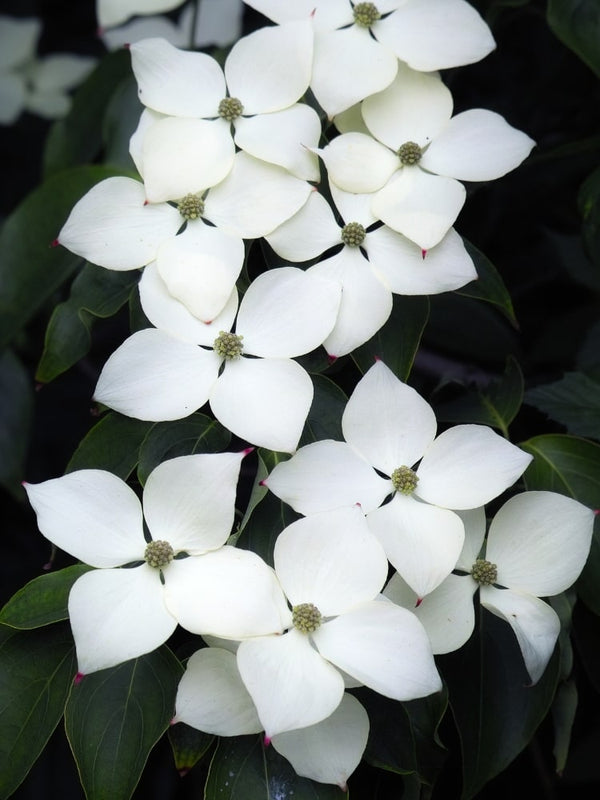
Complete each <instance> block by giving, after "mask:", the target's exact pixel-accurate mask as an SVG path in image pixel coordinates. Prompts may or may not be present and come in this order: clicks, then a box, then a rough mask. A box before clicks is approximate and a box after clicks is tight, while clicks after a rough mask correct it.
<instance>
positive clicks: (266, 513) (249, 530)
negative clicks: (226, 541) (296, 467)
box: [237, 492, 300, 566]
mask: <svg viewBox="0 0 600 800" xmlns="http://www.w3.org/2000/svg"><path fill="white" fill-rule="evenodd" d="M297 519H300V514H296V512H295V511H294V510H293V509H291V508H290V506H288V505H287V504H286V503H282V502H281V500H279V498H278V497H276V496H275V495H274V494H273V493H272V492H267V495H266V496H265V497H264V498H263V499H262V500H261V501H260V503H259V504H258V505H257V506H256V507H255V508H254V509H253V511H252V515H251V516H250V518H249V519H248V520H247V521H246V523H245V525H244V531H243V535H241V536H239V538H238V540H237V546H238V547H241V548H243V549H244V550H252V552H254V553H257V554H258V555H259V556H260V557H261V558H262V559H263V560H264V561H266V562H267V564H269V565H270V566H273V548H274V547H275V542H276V540H277V537H278V536H279V534H280V533H281V531H282V530H283V529H284V528H286V527H287V526H288V525H291V523H292V522H295V521H296V520H297Z"/></svg>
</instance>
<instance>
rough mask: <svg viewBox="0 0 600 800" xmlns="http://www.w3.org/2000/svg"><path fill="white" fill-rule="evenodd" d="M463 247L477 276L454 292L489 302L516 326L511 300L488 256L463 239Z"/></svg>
mask: <svg viewBox="0 0 600 800" xmlns="http://www.w3.org/2000/svg"><path fill="white" fill-rule="evenodd" d="M465 247H466V249H467V252H468V254H469V255H470V256H471V258H472V259H473V263H474V264H475V269H476V270H477V275H478V278H477V279H476V280H474V281H471V283H468V284H467V285H466V286H463V287H462V289H457V290H456V294H461V295H463V296H464V297H472V298H475V299H476V300H485V301H486V302H488V303H491V304H492V305H494V306H496V308H498V309H499V310H500V311H502V313H503V314H504V316H505V317H506V318H507V319H508V320H509V321H510V322H511V323H512V324H513V325H514V326H515V327H518V324H517V318H516V317H515V310H514V308H513V304H512V300H511V297H510V294H509V293H508V289H507V288H506V286H505V284H504V281H503V280H502V278H501V276H500V273H499V272H498V270H497V269H496V267H495V266H494V265H493V264H492V262H491V261H490V260H489V258H487V257H486V256H484V254H483V253H482V252H481V251H480V250H478V249H477V248H476V247H475V246H474V245H472V244H471V242H467V241H466V240H465Z"/></svg>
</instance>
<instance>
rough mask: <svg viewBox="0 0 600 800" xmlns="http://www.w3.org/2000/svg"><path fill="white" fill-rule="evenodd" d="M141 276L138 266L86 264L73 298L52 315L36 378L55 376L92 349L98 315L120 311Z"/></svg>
mask: <svg viewBox="0 0 600 800" xmlns="http://www.w3.org/2000/svg"><path fill="white" fill-rule="evenodd" d="M138 279H139V273H138V271H137V270H132V271H131V272H115V271H113V270H107V269H104V268H103V267H97V266H95V265H94V264H86V265H85V266H84V268H83V269H82V271H81V272H80V273H79V275H77V277H76V278H75V280H74V281H73V285H72V287H71V295H70V297H69V299H68V300H67V301H65V302H64V303H60V305H58V306H57V307H56V308H55V309H54V312H53V314H52V316H51V317H50V322H49V323H48V328H47V330H46V340H45V343H44V352H43V353H42V358H41V360H40V363H39V365H38V368H37V373H36V379H37V380H38V381H41V382H42V383H47V382H49V381H51V380H54V378H56V377H57V375H60V374H61V373H62V372H64V371H65V370H67V369H69V367H72V366H73V364H75V363H76V362H77V361H79V359H80V358H83V356H85V355H86V354H87V352H88V351H89V349H90V346H91V343H92V337H91V330H92V327H93V325H94V323H95V321H96V319H97V318H106V317H111V316H113V314H116V313H117V311H118V310H119V309H120V308H121V306H123V305H124V304H125V303H126V302H127V301H128V299H129V294H130V292H131V288H132V286H134V285H135V284H137V282H138Z"/></svg>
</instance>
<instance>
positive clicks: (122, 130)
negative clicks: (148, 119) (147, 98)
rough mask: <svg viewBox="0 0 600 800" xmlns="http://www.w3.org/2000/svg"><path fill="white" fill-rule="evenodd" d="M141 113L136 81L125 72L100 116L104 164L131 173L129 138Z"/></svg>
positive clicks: (132, 168) (134, 168)
mask: <svg viewBox="0 0 600 800" xmlns="http://www.w3.org/2000/svg"><path fill="white" fill-rule="evenodd" d="M141 112H142V106H141V104H140V102H139V97H138V86H137V81H136V79H135V78H134V76H133V75H129V76H128V77H127V78H125V80H122V81H121V82H120V83H119V85H118V86H117V87H116V89H115V90H114V92H113V93H112V95H111V97H110V100H109V101H108V105H107V107H106V112H105V114H104V117H103V119H102V142H103V144H104V162H105V163H106V164H110V165H111V166H113V167H122V169H123V170H126V171H127V172H132V173H135V171H136V167H135V164H134V163H133V159H132V158H131V155H130V154H129V140H130V138H131V136H132V134H133V133H134V131H135V129H136V128H137V125H138V122H139V120H140V114H141Z"/></svg>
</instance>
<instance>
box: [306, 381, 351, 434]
mask: <svg viewBox="0 0 600 800" xmlns="http://www.w3.org/2000/svg"><path fill="white" fill-rule="evenodd" d="M312 381H313V384H314V387H315V394H314V397H313V401H312V405H311V407H310V411H309V412H308V417H307V418H306V423H305V425H304V430H303V431H302V436H301V437H300V442H299V444H298V447H302V446H303V445H305V444H310V443H311V442H318V441H320V440H321V439H336V440H337V441H342V440H343V438H344V436H343V434H342V414H343V413H344V408H345V407H346V403H347V402H348V398H347V397H346V395H345V394H344V392H343V391H342V390H341V389H340V388H339V387H338V386H337V384H335V383H334V382H333V381H332V380H330V379H329V378H326V377H325V376H324V375H313V376H312Z"/></svg>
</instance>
